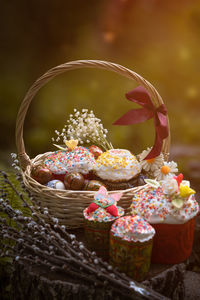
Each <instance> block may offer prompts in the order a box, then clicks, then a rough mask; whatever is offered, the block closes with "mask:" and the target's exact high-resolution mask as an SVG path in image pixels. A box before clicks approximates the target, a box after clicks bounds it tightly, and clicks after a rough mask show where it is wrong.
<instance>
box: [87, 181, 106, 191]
mask: <svg viewBox="0 0 200 300" xmlns="http://www.w3.org/2000/svg"><path fill="white" fill-rule="evenodd" d="M102 185H103V186H105V185H104V183H103V182H101V181H99V180H85V185H84V188H83V189H84V190H86V191H98V190H99V188H100V187H101V186H102Z"/></svg>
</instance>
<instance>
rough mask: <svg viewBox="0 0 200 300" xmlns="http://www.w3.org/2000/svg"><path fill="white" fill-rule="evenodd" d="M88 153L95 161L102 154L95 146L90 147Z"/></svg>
mask: <svg viewBox="0 0 200 300" xmlns="http://www.w3.org/2000/svg"><path fill="white" fill-rule="evenodd" d="M89 151H90V153H92V154H93V155H94V158H95V159H97V158H98V157H99V156H100V155H101V154H102V153H103V150H102V149H101V148H99V147H97V146H95V145H92V146H90V147H89Z"/></svg>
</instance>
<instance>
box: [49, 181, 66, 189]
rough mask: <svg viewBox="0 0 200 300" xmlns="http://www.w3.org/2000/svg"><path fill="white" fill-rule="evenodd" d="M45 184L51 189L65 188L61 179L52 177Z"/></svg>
mask: <svg viewBox="0 0 200 300" xmlns="http://www.w3.org/2000/svg"><path fill="white" fill-rule="evenodd" d="M46 186H48V187H49V188H52V189H56V190H65V185H64V183H63V182H62V181H60V180H57V179H54V180H51V181H49V182H48V183H47V184H46Z"/></svg>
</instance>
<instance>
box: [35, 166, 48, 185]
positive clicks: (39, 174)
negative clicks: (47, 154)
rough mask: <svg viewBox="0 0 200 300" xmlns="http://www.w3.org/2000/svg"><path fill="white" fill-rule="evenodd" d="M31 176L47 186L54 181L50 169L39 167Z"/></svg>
mask: <svg viewBox="0 0 200 300" xmlns="http://www.w3.org/2000/svg"><path fill="white" fill-rule="evenodd" d="M31 176H32V177H33V179H35V180H36V181H37V182H39V183H41V184H46V183H47V182H49V181H50V180H51V179H52V172H51V171H50V170H49V169H47V168H44V167H43V166H37V167H35V168H33V169H32V171H31Z"/></svg>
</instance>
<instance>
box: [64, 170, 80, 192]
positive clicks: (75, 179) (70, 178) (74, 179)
mask: <svg viewBox="0 0 200 300" xmlns="http://www.w3.org/2000/svg"><path fill="white" fill-rule="evenodd" d="M64 185H65V188H66V189H67V190H81V189H82V188H83V185H84V177H83V175H82V174H81V173H78V172H74V173H69V174H66V175H65V178H64Z"/></svg>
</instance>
